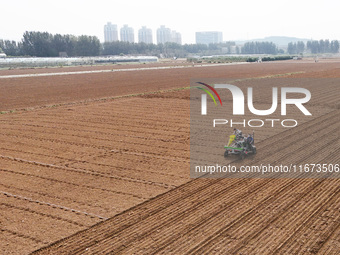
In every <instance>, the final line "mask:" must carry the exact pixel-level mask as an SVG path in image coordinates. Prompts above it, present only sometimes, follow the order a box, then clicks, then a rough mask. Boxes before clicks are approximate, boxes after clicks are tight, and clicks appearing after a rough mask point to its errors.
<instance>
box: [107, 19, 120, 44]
mask: <svg viewBox="0 0 340 255" xmlns="http://www.w3.org/2000/svg"><path fill="white" fill-rule="evenodd" d="M104 41H105V42H114V41H118V29H117V25H114V24H111V22H108V23H107V24H106V25H104Z"/></svg>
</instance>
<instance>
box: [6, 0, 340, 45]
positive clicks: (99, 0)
mask: <svg viewBox="0 0 340 255" xmlns="http://www.w3.org/2000/svg"><path fill="white" fill-rule="evenodd" d="M339 12H340V1H339V0H318V1H315V0H282V1H275V0H240V1H229V0H224V1H216V0H206V1H195V2H194V1H190V2H189V1H184V0H172V1H160V0H158V1H156V0H140V1H136V0H126V1H114V0H111V1H109V0H96V1H88V0H58V1H50V0H11V1H9V0H3V1H0V39H11V40H17V41H18V40H21V38H22V34H23V33H24V32H25V31H26V30H28V31H48V32H50V33H53V34H55V33H60V34H74V35H81V34H85V35H96V36H98V38H99V39H100V40H101V41H103V40H104V31H103V30H104V25H105V24H106V23H107V22H108V21H110V22H112V23H113V24H117V25H118V29H120V27H122V26H123V24H128V25H129V26H132V27H133V28H134V29H135V40H137V32H138V29H139V28H140V27H141V26H147V27H149V28H152V30H153V37H154V42H156V29H157V28H158V27H159V26H160V25H165V26H166V27H169V28H171V29H172V30H176V31H178V32H180V33H181V34H182V42H183V43H194V42H195V32H196V31H222V32H223V40H225V41H229V40H238V39H254V38H263V37H266V36H274V35H282V36H295V37H300V38H313V39H331V40H332V39H340V28H339V24H340V13H339Z"/></svg>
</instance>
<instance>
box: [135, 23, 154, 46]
mask: <svg viewBox="0 0 340 255" xmlns="http://www.w3.org/2000/svg"><path fill="white" fill-rule="evenodd" d="M138 42H143V43H153V39H152V30H151V29H150V28H147V27H145V26H143V27H142V28H141V29H139V30H138Z"/></svg>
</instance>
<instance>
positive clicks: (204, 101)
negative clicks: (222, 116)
mask: <svg viewBox="0 0 340 255" xmlns="http://www.w3.org/2000/svg"><path fill="white" fill-rule="evenodd" d="M197 83H198V84H201V85H204V86H205V87H207V88H209V89H210V90H211V91H212V92H214V93H215V95H216V96H217V98H218V100H219V101H220V104H221V106H222V100H221V97H220V95H219V94H218V93H217V91H216V90H215V89H214V88H213V87H212V86H210V85H208V84H206V83H204V82H197ZM196 88H198V89H201V90H203V91H204V92H206V93H207V94H208V95H209V96H210V97H211V98H212V100H213V101H214V103H215V105H217V103H216V100H215V98H214V96H213V95H212V94H211V92H210V91H209V90H207V89H204V88H201V87H196ZM207 94H202V95H201V100H202V101H201V102H202V106H201V109H202V110H201V113H202V115H207Z"/></svg>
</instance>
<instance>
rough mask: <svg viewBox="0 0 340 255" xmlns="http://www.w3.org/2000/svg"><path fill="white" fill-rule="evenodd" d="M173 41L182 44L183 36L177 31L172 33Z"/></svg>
mask: <svg viewBox="0 0 340 255" xmlns="http://www.w3.org/2000/svg"><path fill="white" fill-rule="evenodd" d="M171 41H172V42H174V43H178V44H182V35H181V34H180V33H178V32H176V31H171Z"/></svg>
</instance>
